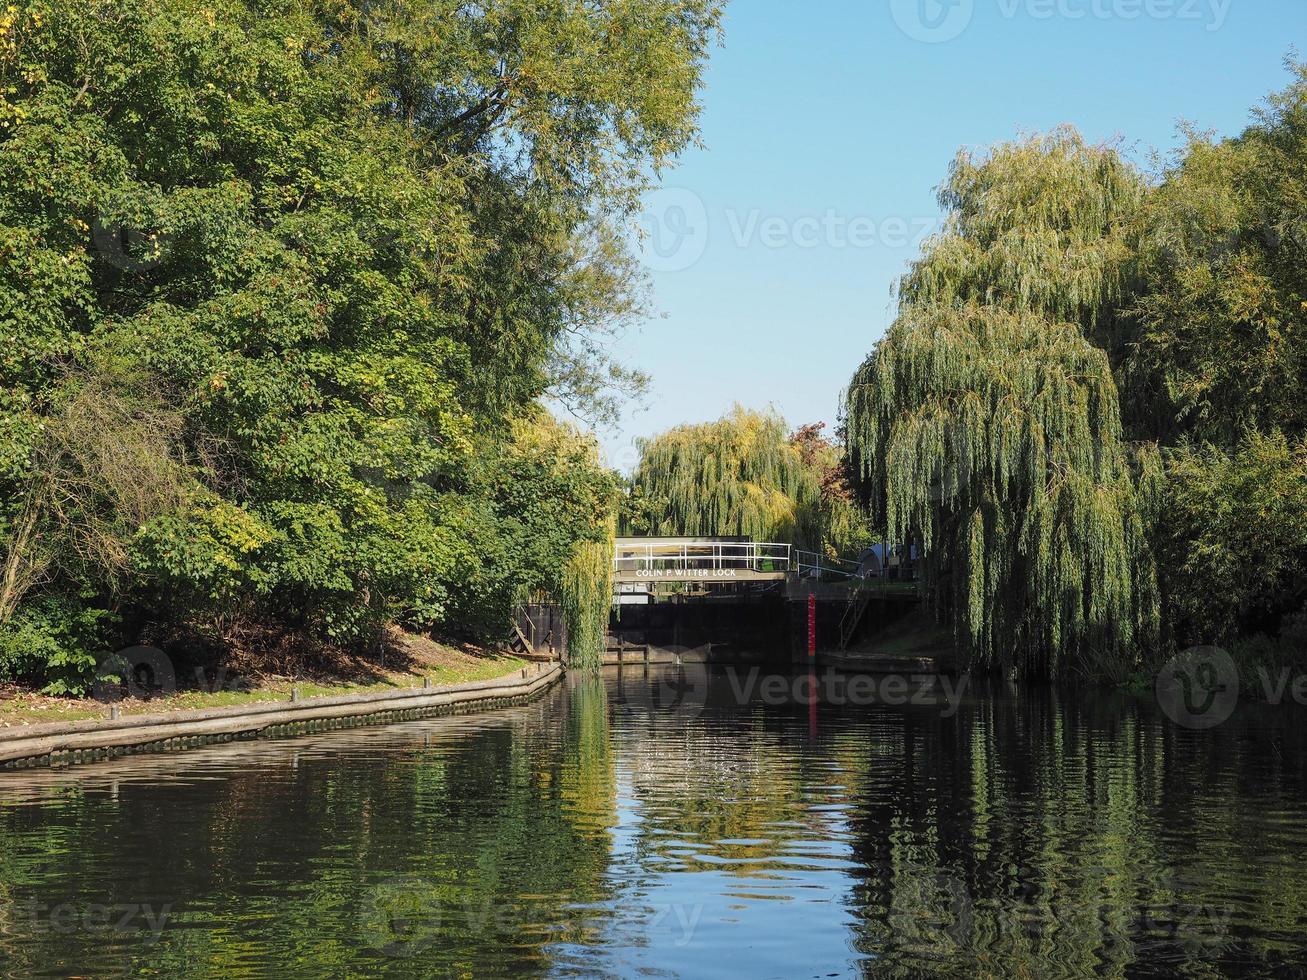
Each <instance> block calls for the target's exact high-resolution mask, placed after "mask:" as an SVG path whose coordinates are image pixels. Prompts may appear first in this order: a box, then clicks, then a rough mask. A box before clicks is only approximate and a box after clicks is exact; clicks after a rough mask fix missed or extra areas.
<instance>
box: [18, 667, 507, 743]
mask: <svg viewBox="0 0 1307 980" xmlns="http://www.w3.org/2000/svg"><path fill="white" fill-rule="evenodd" d="M526 665H527V662H526V661H525V660H520V659H518V658H517V657H512V656H495V657H486V658H482V659H479V660H478V662H477V663H475V664H471V665H466V666H459V667H434V668H431V669H428V670H425V671H423V672H421V673H406V674H401V673H396V674H390V675H388V676H387V677H385V678H384V679H382V680H378V681H373V682H368V683H341V684H334V683H314V682H312V681H294V680H291V679H282V678H279V679H276V680H273V679H267V680H264V681H263V682H261V683H259V684H258V685H257V686H256V687H254V688H253V689H252V690H235V691H215V692H208V691H179V692H177V693H176V694H170V695H167V696H164V697H159V698H152V699H150V700H148V701H137V700H131V701H124V702H122V703H121V704H120V705H119V707H120V708H121V710H122V713H123V714H124V715H144V714H159V713H163V712H168V711H194V710H199V709H202V708H231V707H238V706H240V705H245V704H265V703H268V702H273V701H289V700H290V696H291V689H292V688H294V687H298V688H299V690H300V695H301V697H305V698H316V697H336V696H340V695H346V694H375V693H379V692H382V691H402V690H409V689H414V688H420V687H422V686H423V682H424V681H425V680H426V679H427V678H430V679H431V683H432V684H434V685H441V684H464V683H469V682H472V681H485V680H493V679H494V678H496V677H502V676H504V675H505V674H511V673H513V672H514V671H517V670H521V669H522V668H523V667H525V666H526ZM108 714H109V706H108V705H106V704H101V703H99V702H97V701H91V700H87V699H75V698H50V697H45V696H43V695H40V694H34V693H20V694H16V695H14V696H13V697H12V698H9V699H7V700H3V701H0V727H12V726H15V725H39V724H43V723H46V722H68V721H86V720H89V719H92V718H106V717H108Z"/></svg>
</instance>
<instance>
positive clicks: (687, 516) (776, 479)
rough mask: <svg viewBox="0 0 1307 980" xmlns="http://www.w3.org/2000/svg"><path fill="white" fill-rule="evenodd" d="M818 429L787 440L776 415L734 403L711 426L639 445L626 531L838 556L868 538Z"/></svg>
mask: <svg viewBox="0 0 1307 980" xmlns="http://www.w3.org/2000/svg"><path fill="white" fill-rule="evenodd" d="M821 429H822V426H821V425H811V426H805V427H803V428H801V429H799V430H797V431H796V432H795V433H793V434H790V432H789V429H788V427H787V426H786V423H785V420H784V419H783V418H781V416H780V415H779V414H777V413H776V412H775V411H774V410H773V411H764V412H758V411H750V410H747V409H744V408H742V407H740V406H738V405H737V406H735V408H733V409H732V410H731V412H730V413H729V414H727V415H726V416H724V417H722V418H720V419H718V420H717V421H715V422H706V423H702V424H697V425H683V426H678V427H676V428H674V429H670V430H668V431H667V432H664V433H662V434H660V435H658V436H655V437H653V438H652V439H646V440H643V441H641V443H640V463H639V466H638V467H637V468H636V471H635V473H634V474H633V476H632V479H631V493H630V496H629V498H628V501H627V503H626V507H625V525H626V529H627V531H628V532H636V533H641V534H655V535H673V536H679V535H708V536H743V537H748V538H752V539H754V540H755V541H778V542H790V543H794V544H798V545H800V546H802V547H804V548H808V549H811V550H814V551H819V550H824V551H829V552H831V553H832V554H840V553H844V552H847V551H849V550H850V549H852V548H856V547H858V546H859V545H860V544H861V543H862V542H863V541H864V539H866V538H867V537H869V534H868V532H867V530H866V527H865V522H863V521H861V520H860V518H859V517H858V516H857V512H856V505H855V503H854V501H853V499H852V495H851V494H850V493H849V492H848V489H847V487H846V486H845V484H844V482H843V479H842V477H843V471H842V464H841V454H840V451H839V449H838V448H837V447H836V446H835V445H834V444H832V443H830V442H829V441H828V440H826V439H825V438H824V437H823V436H822V435H821Z"/></svg>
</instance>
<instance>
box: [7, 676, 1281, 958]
mask: <svg viewBox="0 0 1307 980" xmlns="http://www.w3.org/2000/svg"><path fill="white" fill-rule="evenodd" d="M783 686H784V685H781V686H778V687H776V688H773V689H772V690H771V692H770V693H771V696H770V697H762V696H761V695H762V693H763V690H762V689H760V688H759V687H758V686H757V685H751V682H750V679H749V678H748V676H747V671H746V672H742V673H741V674H737V675H733V676H732V675H727V674H723V673H719V672H715V673H713V674H705V673H701V672H693V671H692V672H691V673H689V674H685V675H680V674H676V673H668V672H655V673H653V674H651V675H649V676H646V675H645V674H643V673H642V672H630V671H628V672H626V673H625V674H624V675H623V676H622V677H621V678H620V680H619V678H618V676H617V675H616V674H615V673H613V674H610V675H608V676H606V677H605V678H604V679H603V680H602V681H600V680H578V679H575V678H573V679H572V680H570V681H569V682H568V684H567V685H566V686H565V687H560V688H558V689H556V690H555V691H554V692H552V693H551V694H550V695H548V696H547V697H546V698H545V699H544V700H542V701H539V702H537V703H535V704H532V705H529V706H527V707H522V708H514V709H508V710H504V711H499V712H494V713H489V714H484V715H477V716H469V717H459V718H445V719H436V720H431V721H426V722H414V723H408V724H403V725H396V726H393V727H387V728H375V729H367V730H362V731H357V732H347V733H336V734H330V735H322V736H317V737H312V738H305V739H298V740H293V741H284V742H254V743H238V744H233V745H226V746H219V747H215V748H212V749H208V750H201V751H197V752H189V753H185V754H182V755H174V756H153V757H142V758H135V759H130V760H120V761H118V762H111V763H104V764H100V765H96V766H88V767H83V768H78V769H72V770H67V771H62V772H38V773H35V774H30V775H29V774H22V773H18V774H13V775H7V776H0V975H4V976H15V977H18V976H22V977H26V976H42V975H48V976H70V975H72V976H94V977H104V976H125V975H131V976H152V975H158V976H169V977H175V976H185V977H197V976H215V977H216V976H224V977H227V976H231V977H243V976H250V977H253V976H268V977H274V976H275V977H286V976H304V977H346V976H378V975H381V976H396V977H408V976H412V977H428V976H446V975H477V976H504V975H509V974H512V975H535V974H542V975H543V974H555V975H581V976H594V975H602V976H609V975H611V976H653V977H656V976H698V977H739V976H745V977H769V976H776V977H829V976H861V975H869V976H897V975H902V976H919V975H923V974H944V975H955V976H985V975H992V976H1014V975H1015V976H1038V977H1046V976H1068V977H1073V976H1074V977H1080V976H1087V975H1104V976H1118V975H1124V976H1174V975H1177V974H1179V975H1192V976H1219V975H1229V974H1253V975H1274V974H1279V975H1299V974H1300V972H1301V971H1300V969H1299V968H1300V967H1303V966H1304V965H1307V951H1305V950H1304V937H1305V936H1307V921H1305V919H1307V870H1305V864H1304V858H1305V857H1307V764H1305V763H1304V752H1303V749H1304V748H1305V747H1307V739H1304V737H1303V736H1302V734H1301V732H1300V730H1299V729H1297V728H1295V726H1294V719H1293V716H1283V715H1278V714H1276V715H1267V716H1264V717H1263V716H1259V717H1255V718H1253V719H1251V720H1250V719H1244V720H1243V721H1241V722H1238V723H1231V724H1228V725H1226V726H1223V727H1222V728H1220V729H1217V730H1215V731H1212V732H1191V731H1186V730H1183V729H1179V728H1176V727H1175V726H1173V725H1171V724H1170V723H1169V722H1167V721H1166V720H1165V719H1164V718H1162V717H1161V716H1160V715H1159V714H1158V713H1157V712H1156V711H1155V710H1153V709H1152V707H1151V706H1150V705H1149V704H1147V703H1141V702H1135V701H1131V700H1128V699H1124V698H1114V697H1104V696H1093V697H1086V696H1083V695H1081V696H1077V697H1075V698H1071V697H1068V696H1065V695H1057V694H1054V693H1050V692H1046V691H1039V690H1036V691H1030V690H1023V691H1021V692H1020V694H1019V696H1018V693H1017V692H1016V691H1015V690H1013V689H1008V688H1001V689H998V690H987V691H984V692H979V691H972V692H970V693H969V694H968V696H967V697H965V698H964V699H961V701H960V702H957V703H955V704H953V705H950V704H949V703H947V701H946V700H945V699H943V698H940V699H938V701H939V703H935V704H930V703H917V704H912V703H909V704H902V705H894V706H890V705H885V704H880V705H870V706H868V705H863V706H860V707H847V706H835V705H832V704H822V705H820V706H810V705H808V704H806V703H803V701H802V699H800V701H799V702H797V703H796V702H794V701H792V700H790V701H788V702H787V701H786V699H785V698H783V697H778V696H777V691H779V690H780V689H781V687H783ZM915 700H917V701H923V700H926V699H923V698H920V697H917V698H915ZM954 709H956V710H954Z"/></svg>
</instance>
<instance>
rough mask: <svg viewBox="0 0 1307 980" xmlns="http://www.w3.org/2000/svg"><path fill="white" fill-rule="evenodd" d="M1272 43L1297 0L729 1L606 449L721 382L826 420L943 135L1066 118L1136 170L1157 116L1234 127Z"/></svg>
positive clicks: (941, 152)
mask: <svg viewBox="0 0 1307 980" xmlns="http://www.w3.org/2000/svg"><path fill="white" fill-rule="evenodd" d="M1294 47H1297V48H1299V49H1301V50H1304V51H1307V2H1305V0H944V2H940V0H816V2H812V3H803V2H798V0H734V2H733V3H731V4H730V6H729V7H728V11H727V20H726V38H725V46H724V47H723V48H722V49H721V50H719V51H717V52H716V53H715V55H714V57H713V61H712V65H711V68H710V70H709V73H708V79H707V86H706V89H705V91H704V92H703V96H702V100H703V104H704V113H703V117H702V130H703V141H704V144H705V146H704V148H703V149H702V150H691V151H690V152H688V153H687V154H686V155H685V156H684V157H683V158H682V160H681V162H680V164H679V165H678V166H677V167H676V168H675V169H673V170H671V171H669V172H668V173H667V174H666V175H665V178H664V187H663V189H662V190H660V191H658V192H655V193H654V194H652V195H650V197H649V200H648V207H647V210H646V214H645V216H644V219H643V220H642V224H643V225H644V226H645V227H646V228H648V229H649V230H651V231H654V232H656V235H655V236H652V237H650V239H649V243H648V246H647V247H646V250H645V255H646V258H647V264H648V265H649V266H650V267H651V274H652V279H653V289H654V299H655V304H656V306H657V308H658V310H659V311H660V312H661V316H660V317H659V318H657V319H654V320H651V321H650V322H648V323H647V324H646V325H645V326H644V327H643V328H642V329H641V330H639V331H638V332H637V333H633V334H631V335H630V336H628V337H627V338H626V339H625V340H624V341H623V342H622V344H621V345H620V353H621V355H622V356H623V357H624V358H625V359H626V360H627V361H629V362H632V363H634V364H636V365H637V366H639V367H641V368H643V369H645V370H646V371H648V372H649V373H650V374H652V376H653V380H654V387H653V392H652V396H651V398H650V399H649V401H648V403H647V405H646V407H645V408H644V409H643V410H639V411H632V412H630V413H628V415H627V417H626V419H625V420H624V422H623V424H622V425H621V427H620V429H619V430H618V431H617V432H615V433H609V434H607V435H605V436H604V437H603V442H604V444H605V449H606V450H607V452H608V456H609V459H610V461H611V462H612V463H613V464H614V465H617V466H618V467H619V468H622V469H629V468H630V466H631V464H632V463H633V461H634V458H635V456H634V452H633V450H632V448H631V447H632V444H633V440H634V439H635V438H636V437H637V436H642V435H649V434H651V433H654V432H658V431H661V430H663V429H666V428H668V427H670V426H672V425H676V424H678V423H681V422H690V421H702V420H705V419H711V418H716V417H717V416H719V415H721V414H722V413H723V412H725V411H726V410H727V409H729V407H730V406H731V404H732V403H733V402H736V401H738V402H741V403H743V404H745V405H749V406H757V407H762V406H765V405H767V404H772V405H775V406H776V408H778V409H779V410H780V411H781V412H782V413H783V414H784V415H785V417H786V419H787V420H788V421H789V422H790V423H791V425H798V424H800V423H805V422H812V421H821V420H824V421H827V422H831V423H833V422H834V421H835V418H836V413H837V408H838V404H839V394H840V390H841V388H842V387H843V386H844V385H845V384H846V383H847V381H848V379H849V377H850V375H851V374H852V372H853V371H854V369H855V368H856V367H857V365H858V364H859V363H860V362H861V361H862V359H863V357H864V356H865V355H866V353H867V351H868V350H869V349H870V348H871V346H872V344H873V343H874V342H875V341H876V339H877V338H878V337H880V336H881V334H882V333H883V332H884V330H885V328H886V326H887V325H888V324H889V322H890V321H891V320H892V318H893V305H892V297H891V293H890V290H891V285H892V283H893V282H894V281H896V280H897V278H898V277H899V275H900V274H901V273H902V271H903V270H904V268H905V267H906V265H907V263H908V262H909V261H910V260H911V259H912V258H913V257H914V256H915V255H916V254H917V251H918V246H919V244H920V240H921V237H922V235H923V234H924V233H925V232H926V231H927V230H929V229H931V228H932V227H933V225H934V224H935V223H936V222H938V220H939V209H938V207H937V205H936V203H935V197H934V189H935V188H936V187H937V185H938V184H939V183H940V181H941V180H942V179H943V177H944V175H945V171H946V168H947V166H948V163H949V160H950V159H951V158H952V156H953V154H954V153H955V152H956V150H957V149H958V147H960V146H964V145H966V146H980V147H983V146H987V145H990V144H992V143H994V142H997V141H1000V140H1005V139H1010V138H1012V137H1013V136H1015V135H1017V134H1019V133H1021V132H1030V131H1042V130H1047V129H1049V128H1052V127H1054V126H1056V125H1058V124H1060V123H1071V124H1073V125H1075V126H1076V127H1078V128H1079V129H1080V130H1081V132H1083V133H1084V134H1085V135H1086V136H1087V137H1088V138H1090V139H1091V140H1094V141H1100V140H1110V139H1119V140H1120V141H1121V146H1122V149H1123V151H1125V152H1126V153H1128V154H1129V155H1130V156H1131V157H1132V158H1134V159H1136V160H1137V161H1139V162H1140V163H1142V164H1145V165H1147V164H1148V162H1149V159H1150V156H1151V154H1152V153H1153V152H1154V151H1161V152H1164V153H1165V152H1169V151H1171V150H1173V149H1174V147H1175V146H1176V145H1177V142H1178V139H1177V131H1176V126H1177V123H1178V122H1179V120H1181V119H1187V120H1189V121H1191V122H1193V123H1194V124H1195V125H1197V126H1199V127H1201V128H1203V129H1211V130H1215V131H1216V132H1218V133H1221V134H1233V133H1237V132H1238V131H1239V130H1240V129H1242V128H1243V126H1244V125H1246V123H1247V121H1248V119H1249V113H1250V110H1251V109H1252V108H1253V107H1255V106H1256V105H1258V104H1259V103H1260V102H1261V101H1262V100H1263V99H1264V97H1265V96H1266V95H1267V94H1268V93H1269V92H1271V91H1273V90H1275V89H1279V88H1282V87H1284V86H1285V85H1286V84H1287V83H1288V80H1289V76H1288V74H1287V72H1286V71H1285V69H1284V65H1283V61H1284V58H1285V56H1286V55H1287V54H1288V53H1289V52H1290V50H1291V49H1292V48H1294Z"/></svg>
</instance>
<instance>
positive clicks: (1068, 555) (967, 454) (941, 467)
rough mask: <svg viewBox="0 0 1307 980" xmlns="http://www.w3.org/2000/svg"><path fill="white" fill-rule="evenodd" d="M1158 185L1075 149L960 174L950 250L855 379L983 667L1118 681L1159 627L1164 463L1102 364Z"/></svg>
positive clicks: (877, 475)
mask: <svg viewBox="0 0 1307 980" xmlns="http://www.w3.org/2000/svg"><path fill="white" fill-rule="evenodd" d="M1144 193H1145V185H1144V183H1143V181H1142V179H1141V178H1140V177H1139V176H1138V175H1137V174H1136V173H1135V172H1134V171H1133V170H1131V169H1130V168H1129V167H1128V166H1126V165H1125V164H1124V163H1122V161H1121V160H1120V158H1119V157H1118V156H1117V154H1116V153H1115V151H1113V150H1111V149H1110V148H1102V147H1091V146H1088V145H1086V144H1085V143H1084V142H1083V141H1082V140H1081V139H1080V138H1079V136H1077V135H1076V134H1075V133H1073V132H1071V131H1069V130H1059V131H1057V132H1055V133H1053V134H1051V135H1049V136H1047V137H1043V138H1033V139H1028V140H1024V141H1021V142H1018V143H1013V144H1006V145H1002V146H999V147H996V148H995V149H994V150H993V151H992V152H991V153H990V154H988V155H987V156H983V157H976V156H973V155H971V154H969V153H966V152H963V153H961V154H959V156H958V158H957V159H956V160H955V161H954V163H953V166H952V169H951V170H950V174H949V179H948V181H947V182H946V183H945V185H944V187H943V189H942V190H941V192H940V202H941V204H942V205H943V206H944V207H945V208H947V209H948V211H949V218H948V224H947V227H946V229H945V231H944V232H943V233H942V234H941V235H940V236H938V237H937V238H936V239H935V240H933V241H932V242H931V243H930V244H929V246H928V248H927V250H926V253H925V255H924V256H923V257H922V259H921V260H920V261H919V262H917V263H916V265H915V266H914V267H913V269H912V270H911V271H910V272H909V273H908V275H907V276H906V277H905V278H904V281H903V283H902V286H901V289H900V312H899V316H898V319H897V320H896V321H895V323H894V324H893V326H892V327H891V328H890V330H889V332H888V334H887V335H886V337H885V338H884V339H883V340H882V341H881V342H880V343H879V344H877V346H876V348H875V349H874V350H873V351H872V353H871V355H870V356H869V357H868V358H867V360H866V362H865V363H864V364H863V365H862V367H861V368H860V369H859V370H858V372H857V373H856V374H855V376H854V378H853V381H852V384H851V385H850V388H849V393H848V401H847V408H846V412H847V419H848V429H849V436H848V438H849V446H850V453H851V458H852V463H853V466H854V469H855V473H856V474H857V476H858V478H859V481H860V487H861V491H862V493H863V494H864V495H865V497H866V498H867V500H868V503H869V504H870V507H871V510H872V513H873V515H875V516H876V517H877V518H879V519H883V520H884V521H885V523H886V525H887V527H888V533H889V535H890V537H891V538H894V539H897V540H900V541H908V540H911V541H915V542H920V544H921V545H922V546H923V550H924V556H925V560H924V569H925V576H926V582H927V586H928V588H929V590H930V594H931V596H932V600H933V602H934V604H935V606H936V608H937V610H938V611H939V613H940V614H941V615H943V616H945V617H946V618H949V619H950V620H951V621H952V622H953V623H954V625H955V632H956V634H957V639H958V642H959V645H960V647H961V649H962V650H963V651H964V653H965V654H966V655H968V656H969V658H970V659H971V660H972V662H974V663H976V664H978V665H986V666H991V667H994V668H996V669H1000V670H1003V671H1004V672H1009V673H1019V674H1042V675H1054V676H1057V675H1063V674H1081V675H1088V674H1104V673H1108V674H1114V675H1117V676H1121V675H1123V674H1124V673H1126V672H1127V671H1129V670H1130V669H1131V668H1132V667H1133V665H1134V664H1135V663H1136V662H1137V658H1138V655H1139V654H1138V651H1139V649H1140V645H1141V644H1142V645H1144V646H1147V644H1148V643H1149V642H1150V640H1151V638H1152V636H1153V634H1154V632H1155V629H1156V626H1157V621H1158V608H1157V598H1156V591H1155V583H1154V578H1155V573H1154V570H1153V564H1152V560H1151V557H1150V548H1149V544H1150V539H1149V514H1150V499H1151V496H1152V492H1153V489H1152V488H1153V484H1154V481H1155V479H1156V473H1157V469H1158V467H1157V465H1156V459H1155V454H1152V453H1149V452H1147V451H1144V452H1139V453H1136V452H1135V450H1134V449H1133V448H1132V447H1131V446H1130V445H1129V444H1127V442H1126V441H1125V438H1124V435H1123V430H1122V424H1121V412H1120V408H1119V405H1118V398H1117V388H1116V382H1115V378H1114V375H1113V370H1112V364H1111V361H1110V359H1109V356H1108V354H1107V353H1106V351H1105V348H1111V347H1113V346H1114V345H1115V344H1116V343H1117V342H1118V338H1119V336H1120V332H1121V325H1120V317H1119V316H1118V314H1117V312H1116V306H1117V304H1118V303H1119V302H1120V301H1121V299H1122V298H1123V296H1124V295H1125V294H1126V291H1127V289H1128V283H1129V281H1130V279H1131V276H1132V271H1131V263H1132V258H1133V255H1134V252H1133V250H1132V247H1131V234H1132V222H1133V220H1134V215H1135V212H1136V210H1137V208H1138V207H1139V205H1140V203H1141V201H1142V199H1143V196H1144Z"/></svg>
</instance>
